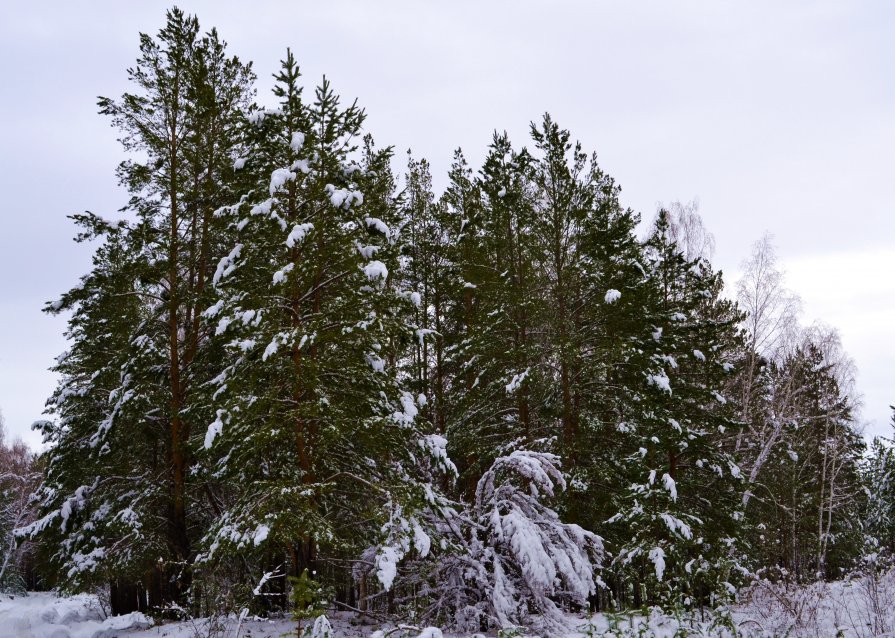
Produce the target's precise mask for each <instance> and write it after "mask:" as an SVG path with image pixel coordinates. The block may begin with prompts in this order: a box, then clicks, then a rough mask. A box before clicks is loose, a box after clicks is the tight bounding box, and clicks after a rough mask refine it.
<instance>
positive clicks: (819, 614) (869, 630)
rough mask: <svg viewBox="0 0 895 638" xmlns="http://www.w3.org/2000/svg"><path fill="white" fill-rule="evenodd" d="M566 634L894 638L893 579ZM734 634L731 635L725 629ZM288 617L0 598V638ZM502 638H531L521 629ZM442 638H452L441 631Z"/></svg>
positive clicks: (795, 591) (340, 616) (82, 599)
mask: <svg viewBox="0 0 895 638" xmlns="http://www.w3.org/2000/svg"><path fill="white" fill-rule="evenodd" d="M328 618H329V620H330V621H331V622H332V636H331V637H330V638H367V637H369V638H442V632H441V631H440V630H438V629H435V628H425V627H414V626H411V625H403V626H402V625H380V624H378V623H376V622H374V621H372V620H368V621H367V622H360V621H359V619H358V617H357V616H356V615H355V614H350V613H341V612H340V613H335V614H332V615H329V616H328ZM566 623H567V625H568V630H567V631H566V632H564V633H562V632H558V631H553V632H551V634H552V635H553V636H558V635H566V636H569V637H570V638H571V637H574V638H577V637H584V636H587V637H592V636H614V637H619V638H622V637H629V636H630V637H634V636H637V637H638V638H678V637H682V636H696V637H703V638H734V637H738V638H759V637H762V638H764V637H776V636H789V637H791V638H815V637H826V636H829V637H834V636H843V637H845V638H869V637H872V636H875V637H883V636H895V576H893V574H891V573H890V574H887V575H885V576H883V577H881V578H877V579H861V580H854V581H845V582H834V583H815V584H813V585H809V586H798V587H797V586H786V585H779V584H777V585H769V584H762V585H760V586H758V587H756V588H754V589H753V590H752V591H751V592H748V593H746V595H745V600H744V602H743V603H741V604H740V605H738V606H737V607H736V608H734V609H733V612H732V615H731V617H730V625H729V626H728V627H725V626H723V623H719V622H717V621H716V622H710V621H709V620H706V619H701V620H700V619H695V620H693V621H692V622H688V623H683V624H684V625H686V627H682V623H681V622H680V621H679V620H678V619H676V618H674V617H672V616H667V615H660V614H658V613H655V612H654V613H652V614H651V615H648V616H645V617H644V616H634V617H631V616H616V617H613V616H607V615H603V614H597V615H596V616H594V617H593V618H591V619H587V618H575V617H571V616H570V617H567V618H566ZM731 627H734V628H735V631H732V630H731ZM295 628H296V623H295V621H293V620H291V619H289V618H279V619H273V620H271V619H262V618H251V617H248V618H244V619H239V618H237V617H235V616H231V617H229V618H218V619H196V620H183V621H178V622H165V623H161V624H158V623H155V622H154V621H153V619H152V618H149V617H147V616H145V615H143V614H141V613H138V612H135V613H132V614H127V615H124V616H112V617H109V616H108V615H107V612H106V611H105V610H104V609H103V606H102V604H101V603H100V601H99V599H97V597H96V596H91V595H86V594H82V595H78V596H71V597H59V596H57V595H55V594H53V593H47V592H39V593H35V592H33V593H30V594H28V595H27V596H19V595H16V596H11V595H8V594H0V638H119V637H120V638H125V637H130V636H133V637H139V638H152V637H166V638H281V637H283V636H286V635H292V636H294V635H295ZM504 635H505V636H507V637H509V636H520V637H521V636H525V635H536V634H526V633H525V632H522V631H521V630H516V631H510V632H506V633H505V634H504ZM443 636H444V638H475V637H477V636H480V635H479V634H476V635H474V636H473V637H466V636H457V635H456V634H452V633H450V632H447V631H445V632H444V634H443Z"/></svg>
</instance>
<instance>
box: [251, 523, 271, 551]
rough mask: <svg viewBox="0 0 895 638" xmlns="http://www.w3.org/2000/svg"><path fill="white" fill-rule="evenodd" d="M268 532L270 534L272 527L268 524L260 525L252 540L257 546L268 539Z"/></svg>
mask: <svg viewBox="0 0 895 638" xmlns="http://www.w3.org/2000/svg"><path fill="white" fill-rule="evenodd" d="M268 534H270V528H269V527H268V526H267V525H259V526H258V527H257V528H256V529H255V533H254V534H253V535H252V541H253V542H254V543H255V547H258V545H260V544H261V543H263V542H264V541H266V540H267V535H268Z"/></svg>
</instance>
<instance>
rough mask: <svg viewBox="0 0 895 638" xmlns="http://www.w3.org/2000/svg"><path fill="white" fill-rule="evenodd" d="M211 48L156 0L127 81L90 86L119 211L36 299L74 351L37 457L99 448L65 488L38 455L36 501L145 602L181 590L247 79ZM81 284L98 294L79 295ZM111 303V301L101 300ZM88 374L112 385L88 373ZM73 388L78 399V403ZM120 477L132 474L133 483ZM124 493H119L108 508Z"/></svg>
mask: <svg viewBox="0 0 895 638" xmlns="http://www.w3.org/2000/svg"><path fill="white" fill-rule="evenodd" d="M225 49H226V46H225V44H224V43H223V42H222V41H221V40H220V39H219V37H218V35H217V33H216V32H215V31H213V30H212V31H211V32H209V33H208V34H206V35H200V31H199V24H198V21H197V20H196V18H195V17H192V16H187V15H185V14H184V13H183V12H181V11H180V10H178V9H172V10H170V11H169V12H168V14H167V20H166V25H165V27H164V28H163V29H162V30H161V31H160V32H159V34H158V36H157V38H152V37H150V36H148V35H146V34H141V36H140V58H139V59H138V61H137V64H136V66H135V67H134V68H132V69H130V70H129V71H128V75H129V78H130V80H131V82H132V83H133V84H134V86H135V92H134V93H126V94H124V95H123V96H122V98H121V99H120V100H118V101H115V100H111V99H108V98H100V100H99V106H100V112H101V113H103V114H105V115H108V116H110V117H111V118H112V122H113V124H114V125H115V126H116V127H118V128H119V130H120V131H121V134H122V137H121V142H122V145H123V146H124V149H125V150H126V151H128V152H132V153H134V154H135V155H136V158H134V159H130V160H127V161H125V162H123V163H122V164H121V165H120V167H119V177H120V180H121V182H122V184H123V185H124V186H125V187H126V188H127V189H128V190H129V191H130V193H131V195H132V197H131V200H130V203H129V204H128V206H127V207H126V209H125V211H126V212H127V213H128V214H129V215H131V216H132V217H133V218H134V221H133V222H132V223H129V224H126V225H119V226H118V227H116V228H112V227H111V226H110V225H108V224H104V223H103V222H101V221H100V220H98V218H89V217H83V218H81V219H79V221H80V222H81V223H82V225H85V226H86V228H87V230H86V233H87V234H89V235H91V236H97V237H105V239H106V247H105V248H103V249H100V251H98V253H97V259H96V260H95V262H94V271H93V272H92V273H91V274H90V275H88V276H87V278H86V279H85V284H84V285H82V286H81V287H80V288H79V289H75V290H73V291H72V292H71V293H69V294H68V295H66V296H65V297H64V298H63V303H62V305H60V306H59V307H58V308H57V307H53V308H51V310H53V311H56V310H61V309H67V310H73V311H74V312H75V317H76V318H77V320H73V323H72V330H71V333H72V337H73V340H74V341H75V348H74V349H73V352H78V359H77V360H72V361H71V362H69V361H67V360H63V362H62V363H60V367H59V371H60V372H61V373H62V374H63V381H62V385H61V387H60V390H59V392H57V394H56V397H55V400H54V402H55V408H56V409H57V410H58V411H59V413H60V414H63V415H65V416H63V422H62V423H61V424H60V425H59V426H58V427H57V429H56V430H55V431H54V432H48V433H47V434H48V436H49V437H50V439H51V440H53V442H54V443H55V447H54V448H53V451H52V452H51V454H50V456H51V458H50V461H49V466H50V467H56V466H58V467H63V466H67V465H70V464H73V463H77V462H78V461H76V460H75V459H72V458H70V457H71V455H72V454H74V453H75V452H74V450H75V449H83V447H84V446H85V445H87V446H89V447H91V448H95V449H96V450H97V454H98V455H100V456H102V457H107V458H104V459H100V460H98V461H97V463H96V464H95V465H87V467H86V468H84V469H85V470H87V469H88V468H89V470H88V471H89V474H88V475H87V477H85V481H84V482H83V483H80V484H77V485H75V484H69V485H66V486H65V487H68V488H70V489H72V490H74V491H73V492H67V493H64V492H61V491H60V490H61V488H63V484H66V483H69V480H70V477H61V476H60V477H59V482H60V484H59V485H56V484H54V479H53V474H52V470H51V471H50V472H51V474H50V484H49V485H48V490H47V492H46V500H45V503H44V507H45V509H46V510H47V512H48V513H47V515H48V516H58V515H60V514H59V512H60V511H61V510H57V509H55V508H56V506H57V504H58V501H59V499H68V500H66V501H65V502H70V503H75V504H80V505H83V506H84V507H85V508H86V509H87V510H89V515H88V514H87V513H85V516H84V522H85V524H86V525H88V528H87V531H88V532H90V533H87V534H81V531H75V530H74V528H73V526H68V525H63V526H62V528H63V529H62V532H63V533H64V534H65V540H66V541H71V543H72V546H73V547H74V546H75V545H78V544H81V543H87V545H89V546H94V547H93V549H91V552H92V553H87V554H85V553H84V552H81V551H80V550H74V549H72V550H71V551H69V552H67V553H68V555H69V557H74V558H67V559H66V560H73V559H76V558H77V556H78V555H82V556H91V557H92V558H91V559H90V560H82V561H81V563H82V568H83V569H88V570H89V569H94V568H96V567H98V566H100V565H103V566H109V569H111V570H112V571H113V572H114V573H116V574H120V575H126V576H127V577H128V578H130V579H139V580H141V581H142V583H141V584H142V586H143V587H144V588H145V589H146V590H147V591H148V593H149V599H150V603H151V604H152V605H156V604H160V603H163V602H165V601H169V600H172V599H175V598H181V597H182V596H183V594H184V592H185V590H186V588H188V586H189V582H190V577H189V570H188V569H187V567H188V564H189V562H190V561H191V559H192V555H193V549H192V539H193V537H194V536H195V534H194V532H193V530H191V525H195V524H199V525H202V521H201V519H197V518H195V517H193V516H192V514H191V512H190V506H191V505H193V504H194V503H195V501H194V502H193V503H191V502H190V501H191V495H190V492H191V490H190V488H189V487H188V483H189V480H190V476H191V474H190V468H191V465H192V457H193V453H192V449H193V446H192V445H191V440H192V436H191V433H192V432H193V425H194V424H195V423H197V422H199V423H201V422H204V421H206V418H207V417H206V416H205V415H206V414H207V413H208V409H209V406H208V401H207V397H205V396H203V392H202V391H201V388H202V386H203V384H204V383H205V382H206V381H207V380H208V378H210V376H209V375H210V374H211V372H212V370H213V367H212V363H211V362H213V361H214V359H215V358H216V355H215V354H214V353H211V352H209V351H207V350H205V349H204V346H205V345H206V344H207V342H208V340H207V337H208V330H207V325H206V323H205V322H204V321H203V320H202V318H201V314H200V313H201V310H202V309H203V308H204V307H206V306H207V305H208V302H207V299H208V295H209V286H208V282H209V281H210V279H211V273H212V272H213V268H214V264H215V263H216V262H217V260H218V257H219V252H220V250H221V246H222V245H223V244H225V243H226V240H225V239H224V236H223V234H222V232H221V231H222V230H223V229H222V227H221V225H220V222H219V221H218V219H217V218H216V217H215V215H214V211H215V210H216V209H217V208H218V207H219V206H220V205H221V203H222V202H225V201H227V200H229V199H231V195H230V194H229V193H228V189H229V183H230V181H231V179H232V174H233V156H234V152H235V151H234V148H235V143H236V135H235V133H236V127H237V124H238V122H239V120H240V119H241V117H242V116H241V113H242V109H243V107H244V106H245V104H246V100H247V97H248V95H249V93H250V90H251V88H250V84H251V82H252V80H253V76H252V73H251V70H250V67H249V66H247V65H244V64H242V63H241V62H240V61H239V60H238V59H236V58H228V57H227V55H226V53H225ZM97 298H101V299H103V300H104V301H105V302H106V303H104V304H103V305H100V306H95V302H96V300H97ZM114 312H117V313H120V314H115V315H113V316H109V314H107V313H114ZM82 322H83V325H82ZM94 322H96V325H92V324H93V323H94ZM113 325H114V326H115V331H110V329H111V326H113ZM109 340H112V341H113V343H114V346H115V347H114V348H112V347H109V346H111V344H106V343H105V342H106V341H109ZM100 344H102V346H100ZM98 347H100V348H101V349H100V350H99V351H98V354H96V353H97V348H98ZM82 350H83V351H84V354H83V355H82V354H81V351H82ZM88 353H89V354H88ZM103 357H106V358H105V359H103ZM94 375H96V376H94ZM109 375H120V378H118V379H115V380H114V381H113V380H112V379H108V377H109ZM99 379H103V380H104V385H105V384H106V382H107V383H108V384H111V383H116V385H115V386H113V387H112V388H110V387H109V385H105V387H97V385H98V384H97V380H99ZM72 386H77V389H78V395H77V398H75V395H74V394H73V393H72V392H71V390H70V389H69V388H71V387H72ZM81 399H85V400H84V401H81ZM80 403H89V404H91V407H90V410H85V409H84V408H83V407H82V406H81V405H76V404H80ZM77 473H78V472H76V474H77ZM122 477H127V479H126V480H122ZM134 481H141V482H142V483H141V484H142V488H141V489H140V490H139V492H138V493H139V495H140V498H135V494H134V492H133V491H132V490H133V482H134ZM128 484H131V486H130V488H127V487H126V486H127V485H128ZM88 496H89V498H88ZM128 498H129V499H131V500H134V501H135V502H134V503H133V504H132V506H131V507H130V508H128V509H126V511H124V512H121V511H119V510H120V508H121V507H122V503H123V502H124V501H125V500H127V499H128ZM199 500H204V497H202V496H199ZM80 505H79V506H80ZM68 507H71V505H69V506H68ZM116 508H118V509H116ZM143 508H145V510H143ZM54 512H55V514H54ZM108 516H112V517H118V519H119V520H118V521H117V523H113V522H112V521H110V522H109V524H112V525H113V526H114V524H119V525H123V526H125V527H126V528H127V530H128V531H127V533H124V534H123V537H124V540H122V541H118V542H114V543H112V544H113V545H114V549H113V548H111V547H109V546H107V544H106V543H110V542H111V538H114V535H115V534H116V533H117V532H113V531H110V532H109V534H110V537H108V538H104V537H103V536H101V535H94V534H93V533H92V531H91V530H92V529H93V526H94V525H97V523H96V522H95V520H92V519H96V518H104V517H108ZM88 519H91V520H89V521H88ZM110 529H112V528H110ZM82 537H83V538H82ZM64 545H65V543H63V546H64ZM77 571H78V570H75V572H71V571H70V570H69V571H68V572H66V573H69V574H74V573H76V572H77ZM123 599H128V600H136V599H137V597H136V596H131V595H129V594H128V595H125V596H123V597H122V598H121V600H123ZM118 601H119V598H118V597H116V596H114V595H113V607H114V608H115V609H116V611H118V610H122V608H121V607H120V606H119V605H118V604H117V602H118ZM127 604H128V605H132V604H133V603H130V602H128V603H127ZM141 604H142V603H141Z"/></svg>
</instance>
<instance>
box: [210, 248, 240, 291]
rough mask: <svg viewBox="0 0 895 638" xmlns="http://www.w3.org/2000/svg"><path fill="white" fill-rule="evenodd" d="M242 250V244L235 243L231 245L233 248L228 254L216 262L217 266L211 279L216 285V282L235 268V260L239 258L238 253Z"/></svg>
mask: <svg viewBox="0 0 895 638" xmlns="http://www.w3.org/2000/svg"><path fill="white" fill-rule="evenodd" d="M241 252H242V244H236V246H234V247H233V250H231V251H230V254H229V255H227V256H226V257H224V258H223V259H221V261H219V262H218V267H217V269H216V270H215V272H214V278H213V279H212V283H213V284H214V285H215V286H217V285H218V283H219V282H220V281H221V279H223V278H224V277H226V276H227V275H229V274H230V273H232V272H233V271H234V270H236V260H237V259H239V255H240V253H241Z"/></svg>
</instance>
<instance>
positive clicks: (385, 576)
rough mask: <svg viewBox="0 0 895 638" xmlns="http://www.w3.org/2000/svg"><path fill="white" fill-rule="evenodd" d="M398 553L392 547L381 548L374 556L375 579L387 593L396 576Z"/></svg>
mask: <svg viewBox="0 0 895 638" xmlns="http://www.w3.org/2000/svg"><path fill="white" fill-rule="evenodd" d="M398 560H399V557H398V551H397V550H396V549H395V548H394V547H381V548H380V549H379V552H378V553H377V555H376V578H378V579H379V582H380V583H382V587H383V588H384V589H385V590H386V591H388V590H389V589H391V588H392V584H393V583H394V582H395V576H397V575H398Z"/></svg>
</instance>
